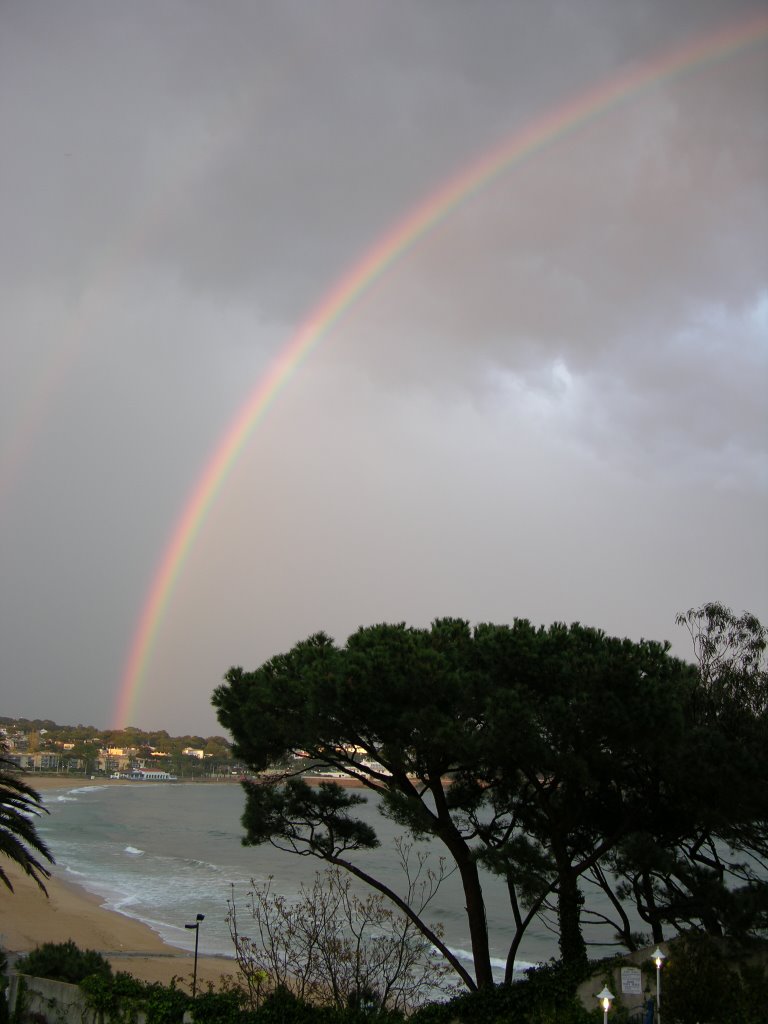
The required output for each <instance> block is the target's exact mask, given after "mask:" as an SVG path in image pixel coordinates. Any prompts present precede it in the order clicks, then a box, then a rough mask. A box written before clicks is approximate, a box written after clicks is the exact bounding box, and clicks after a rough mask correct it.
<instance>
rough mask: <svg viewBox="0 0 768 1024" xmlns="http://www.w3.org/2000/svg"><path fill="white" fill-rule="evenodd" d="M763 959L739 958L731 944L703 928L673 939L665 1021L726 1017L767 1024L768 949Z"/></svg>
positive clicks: (682, 1023) (735, 1023) (734, 1023)
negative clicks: (743, 959) (755, 961)
mask: <svg viewBox="0 0 768 1024" xmlns="http://www.w3.org/2000/svg"><path fill="white" fill-rule="evenodd" d="M762 953H763V962H762V963H759V962H757V963H754V962H753V963H749V962H740V957H739V955H738V954H737V955H734V951H733V949H732V947H729V945H728V944H727V943H725V942H722V941H718V940H716V939H714V938H712V937H711V936H709V935H706V934H704V933H701V932H689V933H687V934H685V935H682V936H680V937H679V938H678V939H676V940H675V941H674V943H673V944H672V946H671V949H670V956H669V960H668V962H667V963H666V964H665V967H664V977H663V988H662V1009H663V1012H664V1020H665V1024H667V1022H668V1024H697V1022H698V1021H710V1020H711V1021H726V1020H727V1021H728V1022H729V1024H765V1020H766V1006H767V1005H768V970H767V969H766V964H767V963H768V949H766V948H765V947H763V948H762Z"/></svg>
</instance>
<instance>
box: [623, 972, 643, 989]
mask: <svg viewBox="0 0 768 1024" xmlns="http://www.w3.org/2000/svg"><path fill="white" fill-rule="evenodd" d="M621 991H622V992H623V993H624V994H625V995H633V996H641V995H642V994H643V976H642V974H641V972H640V968H639V967H622V968H621Z"/></svg>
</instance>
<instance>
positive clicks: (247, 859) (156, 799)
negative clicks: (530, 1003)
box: [38, 781, 613, 981]
mask: <svg viewBox="0 0 768 1024" xmlns="http://www.w3.org/2000/svg"><path fill="white" fill-rule="evenodd" d="M41 796H42V797H43V799H44V802H45V806H46V808H47V810H48V811H49V812H50V813H49V814H48V815H45V816H44V817H42V818H40V819H38V831H39V833H40V835H41V837H42V838H44V840H45V841H46V843H47V844H48V846H49V847H50V849H51V852H52V854H53V855H54V857H55V859H56V863H57V867H58V873H59V874H60V875H61V877H63V878H64V879H65V880H67V881H70V882H73V883H76V884H77V885H79V886H82V888H84V889H85V890H87V891H88V892H90V893H92V894H94V895H96V896H98V897H99V899H100V900H101V903H102V906H104V907H105V908H106V909H108V910H111V911H114V912H116V913H118V914H123V915H125V916H126V917H130V918H134V919H136V920H138V921H142V922H143V923H144V924H147V925H149V927H150V928H151V929H153V931H155V932H156V933H157V934H158V935H159V936H160V937H161V938H162V939H163V940H164V941H165V942H166V943H168V944H169V945H171V946H175V947H177V948H179V949H183V950H192V949H194V942H195V933H194V931H193V930H191V929H188V928H186V927H185V925H187V924H192V923H194V922H195V920H196V916H197V915H198V914H203V915H204V920H203V921H202V923H201V924H200V932H199V952H200V955H201V956H202V955H205V956H222V957H234V946H233V942H232V938H231V935H230V931H229V925H228V923H227V914H228V910H229V905H230V904H229V901H231V900H233V899H234V900H235V902H236V904H237V906H238V920H239V923H240V925H241V930H242V931H245V932H246V933H247V929H246V928H243V927H242V919H243V914H244V907H245V903H246V901H247V894H248V892H249V891H250V890H251V889H252V887H253V883H254V882H256V883H260V882H265V881H266V880H267V879H270V878H271V879H272V883H271V884H272V889H273V891H274V892H275V893H279V894H281V895H284V896H285V897H287V898H288V899H289V900H290V899H292V898H295V897H296V896H297V895H298V893H299V890H300V887H301V886H302V884H303V885H305V886H311V885H312V883H313V881H314V879H315V874H316V872H317V871H318V870H320V871H322V870H323V868H324V866H325V865H324V864H323V863H322V862H320V861H318V860H316V859H315V858H312V857H301V856H297V855H295V854H291V853H288V852H284V851H281V850H277V849H275V848H274V847H273V846H271V845H270V844H265V845H263V846H259V847H253V846H244V845H243V844H242V841H241V840H242V836H243V828H242V826H241V824H240V818H241V815H242V813H243V809H244V799H245V797H244V793H243V790H242V788H241V786H239V785H237V784H235V783H218V784H217V783H211V784H201V783H184V782H175V783H174V782H171V783H162V782H137V783H135V784H131V783H119V784H114V783H110V782H102V781H95V782H91V783H78V784H75V785H73V786H72V788H71V789H67V788H65V789H56V790H48V791H45V792H43V793H42V794H41ZM377 803H378V798H377V796H376V794H366V803H365V804H362V805H361V806H360V807H359V808H358V813H359V816H360V817H361V818H362V819H363V820H366V821H368V822H370V824H372V825H373V826H374V827H375V829H376V831H377V834H378V836H379V839H380V841H381V845H380V847H378V848H377V849H375V850H372V851H366V852H365V853H361V854H358V855H357V858H358V863H359V864H360V866H361V867H364V868H365V869H366V870H367V871H369V872H370V873H371V874H373V875H375V876H376V877H378V878H380V879H381V880H382V881H384V882H386V883H387V884H389V885H390V886H392V888H394V889H395V890H397V891H402V890H403V882H404V879H403V872H402V868H401V866H400V864H399V861H398V857H397V854H396V849H395V841H396V839H397V838H398V836H402V835H403V832H402V829H401V828H400V827H399V826H397V825H395V824H394V823H393V822H391V821H388V820H387V819H386V818H383V817H382V816H381V815H380V814H379V813H378V810H377ZM437 847H438V844H437V843H434V842H432V843H429V842H426V843H419V844H417V845H416V846H415V847H414V852H415V851H417V850H418V851H421V852H424V853H426V854H427V855H428V856H429V858H430V861H429V862H430V863H431V864H432V865H433V866H434V867H435V868H436V867H437V864H438V858H439V853H440V851H439V850H438V848H437ZM483 881H484V892H485V899H486V912H487V918H488V929H489V935H490V941H491V952H492V957H493V967H494V973H495V976H496V978H497V980H499V981H501V980H502V979H503V975H504V968H505V964H506V954H507V950H508V948H509V942H510V939H511V936H512V929H511V925H510V919H511V916H510V910H509V901H508V896H507V892H506V887H505V885H504V884H503V882H502V881H501V880H500V879H498V878H495V877H493V876H492V875H489V874H486V875H484V879H483ZM355 884H357V883H355ZM430 909H431V914H430V918H429V919H430V921H431V922H440V923H441V924H442V926H443V929H444V938H445V942H446V945H447V946H448V947H449V948H450V949H451V950H452V951H453V952H454V953H455V954H456V955H457V956H458V957H459V958H461V959H462V960H464V961H466V962H467V963H468V965H469V966H470V968H471V953H470V948H469V940H468V934H467V927H466V919H465V912H464V898H463V893H462V890H461V885H460V883H459V879H458V876H457V875H456V874H454V875H452V876H451V877H449V878H447V879H445V880H444V881H443V883H442V885H441V886H440V889H439V891H438V893H437V896H436V897H435V898H434V900H433V902H432V904H431V905H430ZM610 948H613V947H610ZM606 949H609V947H606ZM601 951H602V950H601V948H600V947H598V949H597V950H593V953H594V954H595V955H599V954H600V953H601ZM556 956H557V939H556V936H555V935H554V934H553V933H552V931H550V930H548V929H547V928H546V927H545V926H543V925H542V924H541V923H540V922H538V921H536V922H534V923H533V924H532V925H531V926H530V928H529V930H528V931H527V932H526V935H525V938H524V940H523V943H522V946H521V948H520V950H519V959H518V960H517V961H516V973H518V974H519V975H520V976H522V972H524V971H525V970H527V969H528V968H529V967H531V966H532V965H535V964H537V963H541V962H546V961H547V960H549V959H550V958H552V957H556Z"/></svg>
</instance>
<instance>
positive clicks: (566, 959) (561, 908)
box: [555, 853, 587, 967]
mask: <svg viewBox="0 0 768 1024" xmlns="http://www.w3.org/2000/svg"><path fill="white" fill-rule="evenodd" d="M555 861H556V863H557V869H558V882H557V917H558V921H559V924H560V956H561V958H562V961H563V963H564V964H566V965H567V966H573V967H582V966H584V965H585V964H586V963H587V946H586V943H585V942H584V936H583V935H582V934H581V908H582V906H583V905H584V895H583V893H582V892H581V890H580V889H579V880H578V876H577V875H575V874H574V872H573V871H572V870H571V865H570V863H569V862H567V861H566V860H565V858H561V857H558V855H557V853H555Z"/></svg>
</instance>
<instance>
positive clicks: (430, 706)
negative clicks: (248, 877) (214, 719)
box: [213, 619, 697, 988]
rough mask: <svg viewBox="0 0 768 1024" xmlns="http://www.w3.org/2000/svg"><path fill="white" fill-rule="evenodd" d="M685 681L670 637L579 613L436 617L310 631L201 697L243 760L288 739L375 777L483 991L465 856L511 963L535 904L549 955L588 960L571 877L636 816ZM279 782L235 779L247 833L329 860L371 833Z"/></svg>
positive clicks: (678, 712) (269, 752)
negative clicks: (495, 887)
mask: <svg viewBox="0 0 768 1024" xmlns="http://www.w3.org/2000/svg"><path fill="white" fill-rule="evenodd" d="M696 678H697V676H696V671H695V669H693V667H692V666H689V665H686V664H684V663H683V662H681V661H679V660H677V659H675V658H672V657H671V656H670V655H669V649H668V645H665V644H657V643H653V642H651V641H641V642H640V643H633V642H631V641H629V640H622V639H619V638H615V637H608V636H606V634H605V633H603V632H602V631H601V630H598V629H590V628H587V627H584V626H581V625H580V624H578V623H576V624H573V625H571V626H566V625H564V624H562V623H556V624H554V625H552V626H550V627H546V628H545V627H541V628H537V627H534V626H533V625H531V623H529V622H528V621H526V620H522V619H521V620H516V621H515V622H514V623H513V624H512V625H511V626H506V625H494V624H482V625H478V626H476V627H475V628H474V629H473V628H471V627H470V625H469V623H467V622H465V621H463V620H459V619H440V620H436V621H435V622H434V623H433V624H432V626H431V628H430V629H413V628H408V627H406V626H405V625H404V624H394V625H392V624H382V625H377V626H371V627H365V628H361V629H359V630H358V631H357V632H356V633H355V634H353V635H352V636H350V637H349V638H348V640H347V642H346V645H344V646H343V647H339V646H337V645H336V644H335V643H334V641H333V640H331V639H330V638H329V637H328V636H326V635H325V634H322V633H319V634H316V635H315V636H311V637H309V638H308V639H307V640H304V641H302V642H300V643H298V644H297V645H296V646H295V647H293V648H292V649H291V650H290V651H289V652H288V653H286V654H282V655H278V656H277V657H274V658H272V659H271V660H269V661H268V662H266V663H265V664H264V665H262V666H261V667H260V668H258V669H256V670H255V671H253V672H244V671H243V670H242V669H240V668H233V669H231V670H230V671H229V672H228V673H227V675H226V677H225V680H226V681H225V684H224V685H223V686H220V687H218V688H217V689H216V691H215V692H214V695H213V703H214V705H215V706H216V708H217V712H218V716H219V720H220V721H221V723H222V724H223V725H224V726H226V727H227V728H229V729H230V730H231V731H232V733H233V735H234V738H235V747H234V753H235V755H236V756H238V757H241V758H243V759H244V760H245V761H246V762H247V763H248V765H249V766H250V767H251V768H253V769H254V770H263V769H265V768H266V767H267V766H268V765H270V764H272V763H274V762H276V761H279V760H281V759H283V758H284V757H285V756H286V754H296V753H298V752H299V751H304V752H306V753H307V754H309V756H310V758H311V760H312V761H313V762H314V763H315V764H317V765H322V766H324V767H326V768H329V769H334V770H337V771H342V772H346V773H348V774H350V775H352V776H354V777H356V778H357V779H359V780H360V781H361V782H362V783H363V785H365V786H368V787H369V788H371V789H375V790H376V791H377V792H378V793H379V794H381V796H382V807H383V813H385V814H386V815H388V816H389V817H391V818H392V819H394V820H395V821H397V822H398V823H399V824H401V825H402V826H404V827H405V828H406V829H408V830H409V831H410V833H411V834H412V835H413V836H415V837H425V838H430V839H434V840H437V841H438V842H440V843H442V844H443V848H444V849H445V851H446V854H447V856H448V857H449V858H450V859H451V861H452V862H453V863H455V865H456V868H457V870H458V872H459V875H460V877H461V882H462V886H463V889H464V896H465V907H466V914H467V925H468V932H469V939H470V941H471V944H472V948H473V952H474V968H475V976H476V982H477V985H479V986H483V985H487V986H491V985H492V984H493V975H492V972H491V967H490V954H489V951H488V938H487V926H486V915H485V908H484V905H483V889H482V881H481V876H480V874H479V871H478V864H479V863H481V864H483V865H484V866H485V867H486V868H488V869H490V870H493V871H496V872H497V873H499V874H500V875H501V876H502V877H503V878H504V881H505V882H506V883H507V889H508V891H509V892H510V899H511V906H510V925H511V928H510V931H511V934H512V942H511V949H510V954H511V955H510V957H509V961H510V963H511V961H512V960H513V958H514V951H515V948H516V947H517V945H518V944H519V942H520V940H521V938H522V935H523V933H524V931H525V928H526V927H527V926H528V924H529V923H530V921H531V920H532V918H533V917H534V916H535V915H536V914H543V913H549V912H552V913H554V914H555V915H557V917H558V925H559V929H560V936H561V954H562V956H563V958H564V959H566V960H568V961H569V962H571V963H579V964H583V963H586V946H585V944H584V941H583V938H582V935H581V915H582V902H583V899H582V896H581V891H582V890H581V889H580V886H579V879H580V877H581V876H582V875H583V874H584V873H585V872H588V871H590V870H591V869H592V867H593V866H594V865H595V864H596V863H597V862H598V861H599V859H600V858H601V857H605V856H607V855H608V854H609V853H610V852H611V850H612V849H613V848H614V847H616V846H617V844H618V843H619V842H620V841H621V839H622V838H623V837H624V836H626V835H628V834H629V833H630V832H631V831H632V830H635V829H637V828H638V827H639V826H641V825H642V824H643V823H648V827H650V821H649V817H650V815H651V813H652V812H653V810H654V807H655V804H654V800H653V795H654V793H655V792H656V791H657V790H658V782H659V779H660V778H662V777H663V773H664V771H665V770H666V769H667V768H668V766H669V763H670V761H671V757H672V755H671V752H672V751H675V752H676V751H677V750H678V748H679V745H680V742H681V738H682V737H683V736H684V725H685V717H684V707H685V704H686V701H687V700H688V699H689V696H690V693H691V692H692V690H693V688H694V684H695V680H696ZM449 778H450V780H451V785H450V787H449V786H447V785H446V780H447V779H449ZM285 783H286V780H285V779H284V778H279V777H278V778H277V779H275V780H272V782H271V783H265V784H262V783H260V784H259V785H255V786H254V785H250V786H246V812H245V816H244V819H243V823H244V825H245V828H246V832H247V834H246V841H247V842H251V843H263V842H267V841H271V842H274V843H275V844H276V845H278V846H281V847H282V848H285V849H288V850H291V851H293V852H295V853H301V854H305V855H306V854H312V855H314V856H317V857H320V858H324V859H326V860H329V861H331V862H332V863H336V864H342V866H345V867H348V864H347V862H346V861H343V859H342V857H343V854H344V853H345V852H346V851H348V850H363V849H370V848H372V847H374V846H375V845H376V843H377V839H376V836H375V834H374V833H372V832H371V830H370V829H369V828H368V827H367V826H364V825H363V823H362V822H361V821H359V819H355V817H354V815H353V811H354V802H355V800H354V798H352V797H350V796H349V795H348V794H346V793H344V792H343V791H341V790H340V789H339V787H335V786H333V785H332V784H326V786H325V788H321V789H314V788H312V789H310V788H309V787H306V786H302V785H301V783H296V782H293V781H292V782H289V783H287V784H285ZM334 788H335V789H337V790H338V793H337V795H336V796H335V797H332V795H331V792H330V791H331V790H333V789H334ZM362 860H363V858H359V859H357V860H356V864H358V863H361V862H362ZM358 876H359V877H361V875H360V874H359V875H358ZM371 884H375V880H373V881H372V882H371ZM377 887H378V888H379V890H380V891H383V890H382V888H381V887H380V886H377ZM388 895H390V894H389V893H388ZM390 898H391V895H390ZM424 924H425V922H424V921H423V920H422V921H421V924H420V925H419V926H420V927H421V926H422V925H424ZM424 934H425V935H427V932H426V930H425V931H424ZM443 955H444V956H445V957H446V959H447V960H448V961H449V962H450V963H451V964H452V966H453V967H454V969H455V970H456V971H457V973H458V974H459V975H460V977H462V979H463V980H464V982H465V983H466V984H467V986H468V987H469V988H472V987H475V981H474V980H473V979H472V978H471V977H469V976H468V975H467V972H466V971H465V970H464V968H463V965H461V964H460V963H459V962H458V961H457V960H456V958H455V957H454V958H452V956H451V954H450V951H444V950H443ZM508 980H511V978H509V979H508Z"/></svg>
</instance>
